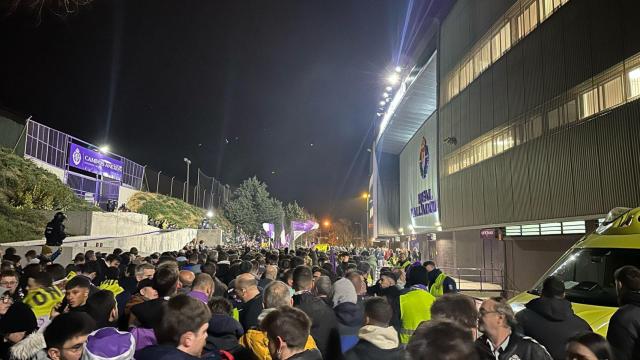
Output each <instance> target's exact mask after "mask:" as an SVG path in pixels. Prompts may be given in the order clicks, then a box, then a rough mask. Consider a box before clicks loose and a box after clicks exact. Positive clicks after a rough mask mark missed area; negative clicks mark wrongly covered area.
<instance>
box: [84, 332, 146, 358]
mask: <svg viewBox="0 0 640 360" xmlns="http://www.w3.org/2000/svg"><path fill="white" fill-rule="evenodd" d="M135 351H136V341H135V339H134V337H133V335H131V333H129V332H126V331H118V329H116V328H112V327H105V328H102V329H98V330H96V331H94V332H92V333H91V334H89V336H88V337H87V343H86V345H85V347H84V354H83V356H82V358H83V359H84V360H104V359H110V360H130V359H133V355H134V353H135Z"/></svg>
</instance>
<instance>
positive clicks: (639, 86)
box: [627, 66, 640, 99]
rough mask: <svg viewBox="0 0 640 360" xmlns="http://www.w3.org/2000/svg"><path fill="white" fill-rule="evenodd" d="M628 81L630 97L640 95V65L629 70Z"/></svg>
mask: <svg viewBox="0 0 640 360" xmlns="http://www.w3.org/2000/svg"><path fill="white" fill-rule="evenodd" d="M627 81H628V83H629V89H628V90H629V99H632V98H635V97H637V96H638V95H640V66H638V67H635V68H633V69H631V70H629V71H627Z"/></svg>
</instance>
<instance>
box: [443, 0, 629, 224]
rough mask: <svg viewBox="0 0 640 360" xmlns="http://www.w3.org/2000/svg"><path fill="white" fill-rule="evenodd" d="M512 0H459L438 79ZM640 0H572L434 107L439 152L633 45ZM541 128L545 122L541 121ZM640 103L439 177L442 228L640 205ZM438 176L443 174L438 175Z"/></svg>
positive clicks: (525, 111) (446, 26)
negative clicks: (452, 138)
mask: <svg viewBox="0 0 640 360" xmlns="http://www.w3.org/2000/svg"><path fill="white" fill-rule="evenodd" d="M513 3H514V1H511V0H492V1H482V2H479V1H475V0H459V1H458V2H457V3H456V5H455V6H454V7H453V9H452V10H451V12H450V14H449V16H448V17H447V18H446V19H445V20H444V21H443V24H442V28H441V39H440V49H439V50H438V53H439V54H440V58H439V62H440V79H441V80H442V79H444V78H446V75H447V74H448V73H449V71H450V70H451V69H452V68H453V67H454V66H455V65H456V64H457V63H458V62H459V61H460V60H461V57H463V56H464V55H465V54H466V52H467V51H469V49H470V48H471V47H472V46H473V44H474V43H475V41H477V40H478V38H479V36H482V35H483V34H484V33H485V32H486V31H487V30H488V29H489V27H490V26H491V25H492V24H493V23H494V22H495V21H496V20H497V19H498V18H499V17H500V16H502V15H503V14H504V12H505V11H506V10H507V9H508V8H509V7H510V6H511V5H512V4H513ZM638 13H640V1H634V0H614V1H600V0H571V1H569V3H567V4H566V5H564V6H563V7H561V8H560V9H559V10H558V11H557V12H556V13H554V14H553V15H552V16H551V17H550V18H549V19H547V20H546V21H544V22H543V23H541V24H540V25H538V27H537V28H536V29H535V30H534V31H533V32H532V33H530V34H529V35H528V36H527V37H526V38H525V39H523V40H521V41H520V42H518V43H517V44H516V45H515V46H513V47H512V48H511V49H510V50H509V51H508V52H507V53H506V54H505V55H504V56H503V57H502V58H500V59H499V60H498V61H496V62H495V63H494V64H493V65H492V66H491V67H490V68H489V69H487V70H486V71H485V72H484V73H482V74H481V75H480V77H479V78H477V79H476V80H475V81H474V82H473V83H472V84H471V85H470V86H468V87H467V88H466V89H465V90H463V91H462V92H461V93H460V94H459V95H458V96H456V97H455V98H454V99H452V100H451V101H450V102H449V103H447V104H445V105H444V106H442V107H441V108H440V109H439V112H440V117H439V119H440V134H439V135H440V136H439V138H440V139H444V138H446V137H448V136H455V137H456V138H457V140H458V143H457V144H456V145H450V144H442V151H441V163H444V161H443V160H442V157H444V156H446V155H447V154H449V153H451V152H452V151H454V150H456V149H458V148H460V147H461V146H463V145H465V144H466V143H468V142H469V141H470V140H473V139H474V138H476V137H478V136H479V135H481V134H484V133H487V132H489V131H491V130H492V129H494V128H496V127H498V126H499V125H502V124H507V123H512V122H514V121H516V120H518V119H521V118H522V117H523V116H525V117H529V116H531V115H532V114H534V113H536V112H540V111H542V112H545V110H546V109H545V108H544V104H546V103H548V102H549V100H551V99H553V98H555V97H556V96H558V95H559V94H563V93H565V92H566V91H567V90H569V89H571V88H573V87H574V86H576V85H578V84H580V83H582V82H583V81H585V80H588V79H589V78H591V77H592V76H593V74H597V73H599V72H601V71H603V70H605V69H607V68H609V67H611V66H613V65H614V64H616V63H619V62H621V61H622V60H623V59H625V58H626V57H628V56H631V55H633V54H636V53H638V52H640V27H638V26H637V23H636V20H635V19H636V17H637V14H638ZM543 129H544V130H545V131H546V125H545V126H544V128H543ZM638 134H640V102H639V101H635V102H632V103H629V104H626V105H622V106H620V107H618V108H615V109H613V110H612V111H610V112H607V113H604V114H602V115H601V116H598V117H597V118H595V119H592V120H590V121H588V122H585V123H580V124H578V125H576V126H573V127H570V128H567V129H564V130H562V131H559V132H554V133H550V132H545V134H544V135H543V136H542V137H539V138H537V139H535V140H533V141H529V142H527V143H525V144H523V145H519V146H516V147H514V148H512V149H510V150H508V151H506V152H505V153H503V154H500V155H498V156H496V157H493V158H491V159H488V160H485V161H482V162H480V163H479V164H476V165H475V166H471V167H469V168H467V169H464V170H462V171H459V172H457V173H454V174H453V175H450V176H444V177H442V178H441V185H440V186H441V190H440V191H441V194H440V195H441V197H440V206H441V211H442V223H443V226H444V227H445V228H457V227H464V226H484V225H490V224H500V223H510V222H511V223H517V222H523V221H534V220H544V219H553V218H563V217H574V216H587V215H596V214H602V213H606V212H608V211H609V210H610V209H611V208H612V207H615V206H638V205H640V157H639V156H637V153H638V149H640V136H639V135H638ZM442 174H444V172H442Z"/></svg>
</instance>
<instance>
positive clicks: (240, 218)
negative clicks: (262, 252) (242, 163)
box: [224, 177, 284, 237]
mask: <svg viewBox="0 0 640 360" xmlns="http://www.w3.org/2000/svg"><path fill="white" fill-rule="evenodd" d="M224 214H225V216H226V217H227V219H229V221H230V222H231V223H232V224H233V225H234V226H238V227H240V229H242V231H244V233H246V234H247V235H249V236H254V237H255V236H258V235H260V233H261V232H262V223H265V222H266V223H273V224H276V228H277V226H278V225H280V224H282V221H283V219H284V210H283V208H282V203H281V202H280V201H278V200H276V199H273V198H271V197H270V195H269V192H268V191H267V185H266V184H265V183H263V182H261V181H260V180H258V178H257V177H252V178H249V179H247V180H245V181H244V182H243V183H242V184H241V185H240V186H239V187H238V189H236V191H235V192H234V193H233V196H232V198H231V199H230V200H229V201H228V202H227V204H226V205H225V208H224Z"/></svg>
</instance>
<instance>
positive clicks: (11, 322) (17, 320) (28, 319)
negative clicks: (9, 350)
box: [0, 302, 38, 336]
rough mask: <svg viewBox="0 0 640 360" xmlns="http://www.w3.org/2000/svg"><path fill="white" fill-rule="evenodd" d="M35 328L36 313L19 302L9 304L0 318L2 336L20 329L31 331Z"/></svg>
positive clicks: (36, 323)
mask: <svg viewBox="0 0 640 360" xmlns="http://www.w3.org/2000/svg"><path fill="white" fill-rule="evenodd" d="M37 328H38V322H37V320H36V315H35V314H34V313H33V311H32V310H31V308H30V307H29V306H28V305H26V304H24V303H21V302H17V303H14V304H13V305H11V307H10V308H9V310H7V313H6V314H5V315H4V316H3V317H2V319H0V334H1V335H3V336H4V335H7V334H11V333H15V332H21V331H25V332H27V333H31V332H33V331H34V330H36V329H37Z"/></svg>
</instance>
